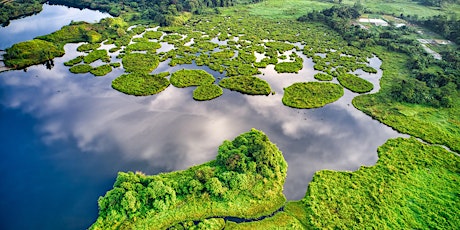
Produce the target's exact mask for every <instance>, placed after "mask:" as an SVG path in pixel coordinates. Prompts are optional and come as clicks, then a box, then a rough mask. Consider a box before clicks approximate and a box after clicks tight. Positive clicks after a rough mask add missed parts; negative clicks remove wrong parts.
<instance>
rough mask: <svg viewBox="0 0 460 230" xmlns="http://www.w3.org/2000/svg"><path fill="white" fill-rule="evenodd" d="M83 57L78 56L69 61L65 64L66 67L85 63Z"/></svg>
mask: <svg viewBox="0 0 460 230" xmlns="http://www.w3.org/2000/svg"><path fill="white" fill-rule="evenodd" d="M83 57H84V56H77V57H76V58H74V59H71V60H69V61H66V62H64V65H65V66H74V65H76V64H78V63H81V62H82V61H83Z"/></svg>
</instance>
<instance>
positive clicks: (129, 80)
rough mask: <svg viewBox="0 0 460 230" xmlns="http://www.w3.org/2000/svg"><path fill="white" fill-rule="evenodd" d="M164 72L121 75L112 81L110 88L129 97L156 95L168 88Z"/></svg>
mask: <svg viewBox="0 0 460 230" xmlns="http://www.w3.org/2000/svg"><path fill="white" fill-rule="evenodd" d="M168 75H169V73H167V72H164V73H160V74H156V75H150V74H147V73H130V74H123V75H121V76H120V77H118V78H115V79H114V80H113V81H112V88H114V89H116V90H118V91H120V92H122V93H125V94H129V95H134V96H147V95H153V94H157V93H159V92H161V91H163V90H165V89H166V88H167V87H168V86H169V81H168V79H167V78H166V77H165V76H168Z"/></svg>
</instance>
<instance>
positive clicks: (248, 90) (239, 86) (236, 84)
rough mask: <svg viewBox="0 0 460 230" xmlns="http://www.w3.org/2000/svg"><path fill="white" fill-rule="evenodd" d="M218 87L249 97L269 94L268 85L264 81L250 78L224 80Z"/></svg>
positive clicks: (240, 77)
mask: <svg viewBox="0 0 460 230" xmlns="http://www.w3.org/2000/svg"><path fill="white" fill-rule="evenodd" d="M219 85H220V86H222V87H224V88H227V89H230V90H234V91H238V92H241V93H244V94H249V95H269V94H270V93H271V88H270V85H269V84H268V83H267V82H266V81H265V80H262V79H260V78H258V77H252V76H239V77H228V78H224V79H222V80H221V81H220V82H219Z"/></svg>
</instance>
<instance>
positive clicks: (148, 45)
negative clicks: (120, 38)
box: [125, 41, 161, 52]
mask: <svg viewBox="0 0 460 230" xmlns="http://www.w3.org/2000/svg"><path fill="white" fill-rule="evenodd" d="M159 48H161V45H160V43H158V42H149V41H147V42H136V43H133V44H130V45H128V46H127V47H126V49H125V50H126V51H127V52H130V51H152V52H154V51H156V50H157V49H159Z"/></svg>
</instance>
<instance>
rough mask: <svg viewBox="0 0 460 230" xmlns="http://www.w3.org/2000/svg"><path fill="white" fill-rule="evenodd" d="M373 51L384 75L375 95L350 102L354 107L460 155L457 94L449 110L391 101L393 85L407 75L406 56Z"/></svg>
mask: <svg viewBox="0 0 460 230" xmlns="http://www.w3.org/2000/svg"><path fill="white" fill-rule="evenodd" d="M373 52H375V53H376V54H377V56H378V57H379V58H380V59H382V66H381V68H382V70H383V76H382V79H381V81H380V86H381V88H380V91H379V92H378V93H377V94H372V95H362V96H358V97H355V98H354V99H353V101H352V102H353V105H354V106H355V107H356V108H358V109H359V110H361V111H363V112H364V113H366V114H368V115H370V116H372V117H373V118H375V119H377V120H379V121H380V122H382V123H384V124H386V125H389V126H391V127H393V128H394V129H396V130H398V131H399V132H401V133H407V134H410V135H412V136H415V137H418V138H421V139H423V140H424V141H427V142H429V143H434V144H441V145H445V146H447V147H449V148H450V149H452V150H454V151H456V152H460V142H459V141H458V137H459V136H460V120H459V118H460V103H459V100H458V98H459V96H460V95H458V92H457V95H454V98H457V99H456V100H454V101H455V104H454V106H453V107H452V108H435V107H431V106H427V105H414V104H408V103H400V102H395V101H391V100H390V97H391V96H389V92H390V91H391V88H392V87H393V85H392V84H394V83H393V82H399V81H398V80H399V79H405V78H408V77H409V76H410V72H409V70H408V69H407V68H406V66H405V65H406V63H407V62H408V60H409V57H408V56H406V55H404V54H400V53H395V52H388V51H386V50H383V49H381V48H374V49H373Z"/></svg>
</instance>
